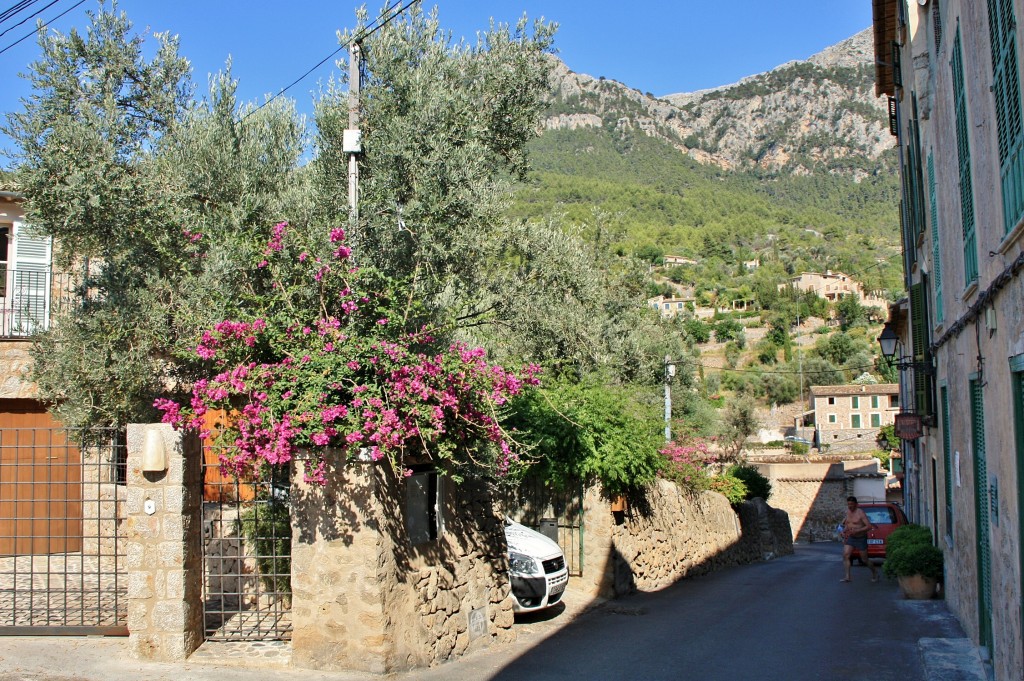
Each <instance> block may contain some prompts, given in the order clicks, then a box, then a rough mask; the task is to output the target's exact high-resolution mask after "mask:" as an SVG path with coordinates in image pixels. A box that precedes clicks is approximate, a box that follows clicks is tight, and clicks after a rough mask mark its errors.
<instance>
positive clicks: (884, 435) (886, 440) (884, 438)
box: [878, 423, 900, 459]
mask: <svg viewBox="0 0 1024 681" xmlns="http://www.w3.org/2000/svg"><path fill="white" fill-rule="evenodd" d="M878 443H879V444H881V445H882V447H884V448H885V449H886V450H887V452H889V451H898V450H899V448H900V439H899V438H898V437H897V436H896V424H894V423H890V424H889V425H887V426H882V428H881V430H879V431H878ZM886 458H887V459H888V456H886Z"/></svg>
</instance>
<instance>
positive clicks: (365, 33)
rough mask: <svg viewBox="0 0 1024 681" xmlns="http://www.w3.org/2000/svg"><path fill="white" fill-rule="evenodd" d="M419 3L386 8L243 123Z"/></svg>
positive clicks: (246, 116)
mask: <svg viewBox="0 0 1024 681" xmlns="http://www.w3.org/2000/svg"><path fill="white" fill-rule="evenodd" d="M400 1H401V0H398V2H400ZM419 1H420V0H409V1H408V2H406V3H405V5H404V6H403V7H401V8H400V9H398V10H397V11H394V13H392V11H393V10H394V9H395V7H397V6H398V2H395V4H394V5H392V6H390V7H387V8H385V9H384V11H383V12H381V13H380V15H379V16H378V17H377V18H376V19H374V20H373V21H371V22H370V24H369V25H368V26H367V27H366V28H364V29H363V30H362V31H361V32H360V33H359V34H358V35H353V36H352V37H351V38H349V39H348V40H347V41H345V42H344V43H342V44H341V45H339V46H338V48H337V49H336V50H334V51H333V52H331V53H330V54H329V55H327V56H326V57H324V58H323V59H321V60H320V61H318V62H317V63H316V65H314V66H313V67H312V68H311V69H309V70H308V71H306V72H305V73H303V74H302V75H301V76H299V77H298V78H296V79H295V80H293V81H292V82H291V83H289V84H288V85H286V86H284V87H283V88H281V89H280V90H278V92H277V94H275V95H274V96H273V97H271V98H270V99H268V100H267V101H265V102H263V103H262V104H260V105H259V106H257V107H256V108H255V109H253V110H252V111H250V112H249V113H247V114H246V115H245V116H243V117H242V121H245V119H247V118H248V117H249V116H252V115H253V114H255V113H256V112H257V111H259V110H260V109H262V108H263V107H265V106H267V105H268V104H270V103H271V102H273V101H274V100H275V99H277V98H278V97H280V96H281V95H283V94H284V93H285V92H287V91H288V90H290V89H291V88H293V87H295V86H296V85H298V84H299V83H300V82H302V81H303V79H305V78H306V76H308V75H309V74H311V73H313V72H314V71H316V70H317V69H318V68H320V67H321V66H323V65H324V64H325V63H327V61H328V60H329V59H331V58H332V57H334V56H335V55H336V54H338V53H339V52H341V51H342V50H345V49H348V46H349V45H351V44H352V43H354V42H355V43H358V42H361V41H363V40H365V39H366V38H368V37H370V36H371V35H373V34H374V33H376V32H377V31H378V30H380V29H381V28H383V27H384V26H386V25H387V24H389V23H390V22H391V21H392V20H393V19H395V18H396V17H398V15H400V14H401V13H402V12H404V11H405V10H407V9H409V8H410V7H412V5H413V4H414V3H417V2H419ZM385 17H386V18H385ZM382 19H383V21H381V20H382ZM377 22H381V23H380V24H378V25H377V26H374V24H376V23H377Z"/></svg>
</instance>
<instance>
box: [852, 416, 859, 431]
mask: <svg viewBox="0 0 1024 681" xmlns="http://www.w3.org/2000/svg"><path fill="white" fill-rule="evenodd" d="M850 427H851V428H860V414H851V415H850Z"/></svg>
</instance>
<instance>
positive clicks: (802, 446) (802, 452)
mask: <svg viewBox="0 0 1024 681" xmlns="http://www.w3.org/2000/svg"><path fill="white" fill-rule="evenodd" d="M789 450H790V451H791V452H793V454H795V455H796V456H807V454H808V453H809V452H810V451H811V448H810V446H809V445H808V444H807V443H804V442H794V443H792V444H791V445H790V448H789Z"/></svg>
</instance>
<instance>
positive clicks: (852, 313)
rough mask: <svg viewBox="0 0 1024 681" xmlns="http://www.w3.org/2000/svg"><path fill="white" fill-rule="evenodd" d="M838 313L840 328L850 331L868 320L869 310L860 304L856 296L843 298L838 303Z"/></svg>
mask: <svg viewBox="0 0 1024 681" xmlns="http://www.w3.org/2000/svg"><path fill="white" fill-rule="evenodd" d="M836 313H837V315H838V316H839V328H840V330H842V331H848V330H850V329H851V328H853V327H854V326H857V325H858V324H863V323H864V322H865V321H866V320H867V309H866V308H865V307H864V306H863V305H861V304H860V300H858V299H857V296H855V295H845V296H841V297H840V298H839V300H838V301H836Z"/></svg>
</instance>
